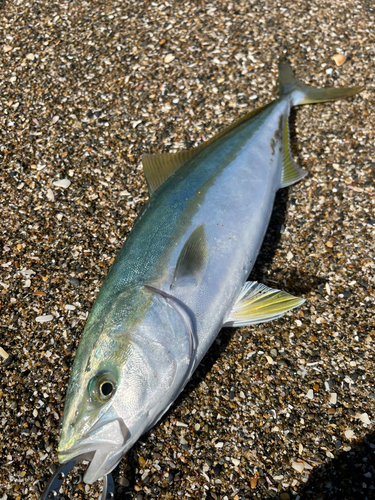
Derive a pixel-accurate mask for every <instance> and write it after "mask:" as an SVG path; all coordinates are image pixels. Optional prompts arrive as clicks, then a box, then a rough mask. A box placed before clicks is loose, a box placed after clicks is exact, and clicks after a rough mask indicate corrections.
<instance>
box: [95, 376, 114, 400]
mask: <svg viewBox="0 0 375 500" xmlns="http://www.w3.org/2000/svg"><path fill="white" fill-rule="evenodd" d="M115 390H116V381H115V379H114V377H113V375H112V374H111V373H108V372H104V373H103V372H102V373H99V374H98V375H96V376H95V377H93V378H92V379H91V380H90V383H89V393H90V395H91V396H92V397H93V398H94V399H96V401H99V402H100V403H104V402H106V401H108V400H109V399H110V398H111V397H112V396H113V394H114V392H115Z"/></svg>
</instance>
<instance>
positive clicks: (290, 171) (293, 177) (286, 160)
mask: <svg viewBox="0 0 375 500" xmlns="http://www.w3.org/2000/svg"><path fill="white" fill-rule="evenodd" d="M305 175H307V171H306V170H303V169H302V168H301V167H300V166H299V165H298V164H297V163H296V162H295V161H294V160H293V157H292V154H291V152H290V138H289V123H288V117H286V118H285V125H284V137H283V170H282V174H281V187H287V186H290V185H291V184H294V183H295V182H297V181H299V180H301V179H303V177H305Z"/></svg>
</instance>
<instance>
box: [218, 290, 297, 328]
mask: <svg viewBox="0 0 375 500" xmlns="http://www.w3.org/2000/svg"><path fill="white" fill-rule="evenodd" d="M304 302H305V299H301V298H298V297H294V296H293V295H290V294H289V293H286V292H282V291H280V290H273V289H272V288H268V287H267V286H265V285H261V284H259V283H257V282H256V281H247V282H246V283H245V284H244V286H243V287H242V290H241V292H240V294H239V296H238V298H237V300H236V302H235V304H234V306H233V308H232V310H231V312H230V314H229V317H228V318H227V320H226V321H225V323H224V325H223V326H248V325H257V324H259V323H265V322H266V321H271V320H273V319H276V318H280V317H281V316H283V315H284V314H285V313H286V312H287V311H290V310H291V309H294V308H295V307H298V306H300V305H301V304H303V303H304Z"/></svg>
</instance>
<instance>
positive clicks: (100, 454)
mask: <svg viewBox="0 0 375 500" xmlns="http://www.w3.org/2000/svg"><path fill="white" fill-rule="evenodd" d="M130 437H131V433H130V431H129V429H128V428H127V427H126V425H125V423H124V421H123V420H122V419H120V418H115V419H113V420H110V421H109V422H108V421H107V422H105V423H102V424H100V423H98V424H97V425H96V426H94V427H93V428H91V429H90V431H89V433H88V434H87V435H86V436H84V437H83V438H81V439H80V440H79V441H78V442H77V443H76V444H75V445H73V446H71V447H68V448H66V449H61V448H59V451H58V459H59V462H60V463H66V462H68V461H69V460H72V459H73V458H75V457H77V456H79V455H82V454H92V458H91V459H90V464H89V466H88V468H87V470H86V473H85V476H84V478H83V480H84V481H85V483H87V484H92V483H94V482H95V481H97V480H98V479H100V478H101V477H103V476H105V475H107V474H109V473H110V472H111V471H112V470H113V469H114V468H115V467H116V465H117V464H118V463H119V462H120V460H121V458H122V457H123V455H124V454H125V450H126V448H127V443H129V441H131V439H130Z"/></svg>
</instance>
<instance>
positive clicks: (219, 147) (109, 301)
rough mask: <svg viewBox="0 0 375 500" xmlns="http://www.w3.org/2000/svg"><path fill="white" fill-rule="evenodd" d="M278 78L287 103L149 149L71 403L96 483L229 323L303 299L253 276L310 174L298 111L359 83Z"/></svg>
mask: <svg viewBox="0 0 375 500" xmlns="http://www.w3.org/2000/svg"><path fill="white" fill-rule="evenodd" d="M279 82H280V97H279V98H278V99H276V100H275V101H273V102H271V103H270V104H267V105H266V106H263V107H262V108H260V109H257V110H255V111H252V112H250V113H248V114H247V115H246V116H244V117H243V118H241V119H239V120H238V121H236V122H235V123H233V124H232V125H231V126H229V127H228V128H226V129H225V130H223V131H222V132H220V133H219V134H217V135H216V136H215V137H213V138H212V139H210V140H209V141H207V142H205V143H203V144H201V145H200V146H198V147H197V148H195V149H192V150H189V151H186V152H181V153H177V154H163V155H145V156H143V159H142V161H143V167H144V172H145V176H146V179H147V184H148V188H149V192H150V199H149V201H148V203H147V205H146V207H145V209H144V211H143V212H142V214H141V215H140V216H139V217H138V219H137V221H136V223H135V225H134V228H133V230H132V232H131V233H130V235H129V237H128V238H127V240H126V242H125V244H124V245H123V247H122V249H121V251H120V253H119V255H118V256H117V258H116V260H115V262H114V263H113V266H112V268H111V270H110V272H109V274H108V276H107V278H106V280H105V281H104V283H103V286H102V288H101V290H100V292H99V295H98V297H97V299H96V302H95V304H94V307H93V309H92V311H91V313H90V316H89V318H88V321H87V324H86V327H85V330H84V333H83V336H82V340H81V342H80V345H79V348H78V351H77V355H76V358H75V361H74V366H73V370H72V375H71V379H70V383H69V387H68V392H67V397H66V402H65V411H64V419H63V427H62V434H61V438H60V444H59V452H58V453H59V461H60V462H61V463H63V464H65V463H67V462H68V461H71V460H73V459H74V458H77V457H78V456H80V455H83V454H90V457H92V459H91V462H90V465H89V467H88V469H87V471H86V474H85V478H84V480H85V481H86V482H87V483H92V482H94V481H96V480H97V479H99V478H100V477H102V476H105V475H106V474H108V473H110V471H112V470H113V469H114V467H116V465H117V464H118V463H119V461H120V460H121V457H123V456H124V454H125V453H126V452H127V451H128V450H129V448H130V447H131V446H132V445H133V444H134V443H135V442H136V441H137V439H138V438H139V437H140V436H141V435H142V434H143V433H144V432H145V431H147V430H148V429H150V428H151V427H152V426H153V425H154V424H155V423H156V422H157V421H158V420H159V419H160V417H161V416H162V415H163V414H164V413H165V412H166V410H167V409H168V408H169V406H170V405H171V404H172V402H173V401H174V400H175V399H176V397H177V396H178V395H179V394H180V392H181V391H182V389H183V388H184V386H185V384H186V383H187V381H188V380H189V378H190V377H191V375H192V373H193V372H194V370H195V369H196V367H197V366H198V364H199V363H200V361H201V359H202V357H203V356H204V354H205V353H206V352H207V350H208V348H209V347H210V345H211V344H212V342H213V341H214V339H215V337H216V336H217V334H218V332H219V331H220V329H221V328H222V327H223V326H244V325H255V324H257V323H262V322H265V321H269V320H271V319H274V318H278V317H280V316H282V315H283V314H284V313H285V312H286V311H288V310H290V309H293V308H295V307H297V306H299V305H300V304H302V302H303V299H300V298H296V297H293V296H291V295H289V294H288V293H285V292H282V291H278V290H272V289H270V288H268V287H266V286H264V285H261V284H258V283H256V282H246V279H247V277H248V276H249V274H250V271H251V269H252V267H253V265H254V262H255V259H256V257H257V255H258V252H259V250H260V247H261V244H262V240H263V237H264V234H265V232H266V229H267V225H268V222H269V219H270V215H271V212H272V206H273V203H274V199H275V194H276V191H277V190H278V189H279V188H282V187H285V186H289V185H291V184H293V183H294V182H297V181H298V180H299V179H301V178H302V177H304V176H305V174H306V172H305V171H303V170H302V169H301V168H300V167H299V166H298V165H297V164H296V163H295V162H294V161H293V159H292V157H291V154H290V147H289V125H288V117H289V113H290V109H291V107H292V106H296V105H299V104H310V103H316V102H323V101H328V100H330V99H336V98H339V97H347V96H351V95H353V94H355V93H356V92H358V91H359V90H360V88H359V87H354V88H341V89H333V88H328V89H316V88H312V87H310V86H308V85H305V84H304V83H302V82H300V81H298V80H296V79H295V78H294V76H293V73H292V70H291V68H290V66H289V64H288V63H287V62H282V63H280V65H279ZM197 404H199V403H197Z"/></svg>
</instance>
